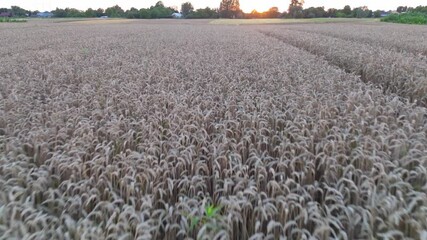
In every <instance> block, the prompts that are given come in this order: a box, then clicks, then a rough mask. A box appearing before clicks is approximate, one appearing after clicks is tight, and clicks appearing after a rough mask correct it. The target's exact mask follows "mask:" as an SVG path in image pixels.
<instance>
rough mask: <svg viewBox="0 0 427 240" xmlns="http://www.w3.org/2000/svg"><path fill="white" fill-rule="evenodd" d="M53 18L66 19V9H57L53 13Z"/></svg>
mask: <svg viewBox="0 0 427 240" xmlns="http://www.w3.org/2000/svg"><path fill="white" fill-rule="evenodd" d="M53 16H54V17H57V18H65V17H67V12H66V11H65V9H61V8H56V9H55V10H54V11H53Z"/></svg>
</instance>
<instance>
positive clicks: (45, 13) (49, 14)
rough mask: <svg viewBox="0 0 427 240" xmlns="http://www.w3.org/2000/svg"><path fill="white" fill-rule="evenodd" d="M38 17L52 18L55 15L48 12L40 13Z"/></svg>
mask: <svg viewBox="0 0 427 240" xmlns="http://www.w3.org/2000/svg"><path fill="white" fill-rule="evenodd" d="M37 17H39V18H51V17H53V13H51V12H48V11H46V12H39V13H37Z"/></svg>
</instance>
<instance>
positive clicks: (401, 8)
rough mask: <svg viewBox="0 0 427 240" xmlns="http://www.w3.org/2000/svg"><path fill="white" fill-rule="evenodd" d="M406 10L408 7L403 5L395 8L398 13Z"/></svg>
mask: <svg viewBox="0 0 427 240" xmlns="http://www.w3.org/2000/svg"><path fill="white" fill-rule="evenodd" d="M407 10H408V7H406V6H405V7H403V6H399V7H398V8H397V12H398V13H403V12H406V11H407Z"/></svg>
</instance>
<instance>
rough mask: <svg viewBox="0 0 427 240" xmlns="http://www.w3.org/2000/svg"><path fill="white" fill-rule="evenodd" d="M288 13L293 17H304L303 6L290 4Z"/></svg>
mask: <svg viewBox="0 0 427 240" xmlns="http://www.w3.org/2000/svg"><path fill="white" fill-rule="evenodd" d="M288 15H289V17H291V18H302V17H304V11H303V9H302V7H301V6H291V5H290V6H289V9H288Z"/></svg>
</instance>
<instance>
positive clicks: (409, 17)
mask: <svg viewBox="0 0 427 240" xmlns="http://www.w3.org/2000/svg"><path fill="white" fill-rule="evenodd" d="M381 21H383V22H393V23H404V24H427V13H423V12H406V13H400V14H391V15H389V16H386V17H384V18H381Z"/></svg>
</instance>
